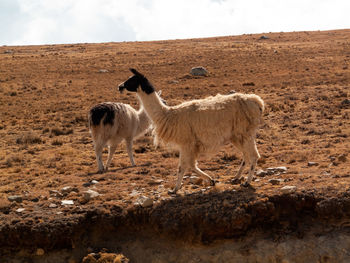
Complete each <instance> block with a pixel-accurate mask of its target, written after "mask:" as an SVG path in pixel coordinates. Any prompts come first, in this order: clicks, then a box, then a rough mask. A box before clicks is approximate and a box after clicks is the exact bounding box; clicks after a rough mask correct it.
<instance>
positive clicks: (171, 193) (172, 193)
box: [168, 189, 177, 195]
mask: <svg viewBox="0 0 350 263" xmlns="http://www.w3.org/2000/svg"><path fill="white" fill-rule="evenodd" d="M176 192H177V191H176V190H175V189H173V190H169V191H168V194H169V195H176Z"/></svg>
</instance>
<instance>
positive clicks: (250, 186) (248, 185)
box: [241, 182, 255, 189]
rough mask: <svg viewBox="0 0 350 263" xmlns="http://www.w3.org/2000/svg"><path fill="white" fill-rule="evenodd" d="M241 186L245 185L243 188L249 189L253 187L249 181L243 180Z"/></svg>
mask: <svg viewBox="0 0 350 263" xmlns="http://www.w3.org/2000/svg"><path fill="white" fill-rule="evenodd" d="M241 185H242V186H243V187H245V188H249V189H255V188H254V187H253V186H252V185H251V184H250V183H248V182H245V183H243V184H241Z"/></svg>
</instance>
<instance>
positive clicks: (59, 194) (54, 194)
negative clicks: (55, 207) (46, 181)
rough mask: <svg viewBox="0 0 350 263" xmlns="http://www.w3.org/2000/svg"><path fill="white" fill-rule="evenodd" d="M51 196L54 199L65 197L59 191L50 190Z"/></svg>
mask: <svg viewBox="0 0 350 263" xmlns="http://www.w3.org/2000/svg"><path fill="white" fill-rule="evenodd" d="M49 193H50V196H52V197H62V196H63V195H62V194H61V193H60V191H58V190H49Z"/></svg>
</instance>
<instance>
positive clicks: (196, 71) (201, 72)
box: [190, 67, 208, 76]
mask: <svg viewBox="0 0 350 263" xmlns="http://www.w3.org/2000/svg"><path fill="white" fill-rule="evenodd" d="M190 73H191V75H193V76H207V75H208V71H207V70H206V69H205V68H204V67H194V68H192V69H191V71H190Z"/></svg>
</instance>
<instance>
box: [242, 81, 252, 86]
mask: <svg viewBox="0 0 350 263" xmlns="http://www.w3.org/2000/svg"><path fill="white" fill-rule="evenodd" d="M242 86H243V87H248V86H251V87H253V86H255V83H254V82H244V83H243V84H242Z"/></svg>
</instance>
